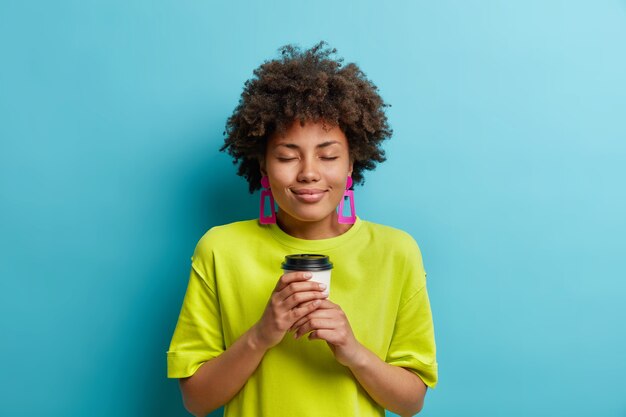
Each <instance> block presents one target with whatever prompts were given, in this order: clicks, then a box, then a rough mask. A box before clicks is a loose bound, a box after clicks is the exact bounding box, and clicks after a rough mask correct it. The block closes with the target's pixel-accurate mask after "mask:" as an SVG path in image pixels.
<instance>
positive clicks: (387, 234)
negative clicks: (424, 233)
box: [363, 221, 421, 259]
mask: <svg viewBox="0 0 626 417" xmlns="http://www.w3.org/2000/svg"><path fill="white" fill-rule="evenodd" d="M363 228H364V229H365V232H366V233H367V236H368V238H369V240H370V241H371V243H372V244H373V245H375V246H377V247H383V248H385V249H386V251H389V250H392V251H394V252H399V253H402V254H404V255H406V256H418V257H419V258H420V259H421V252H420V249H419V246H418V244H417V242H416V241H415V239H414V238H413V236H411V235H410V234H409V233H407V232H405V231H404V230H401V229H397V228H395V227H391V226H386V225H383V224H379V223H373V222H369V221H363Z"/></svg>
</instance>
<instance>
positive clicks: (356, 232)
mask: <svg viewBox="0 0 626 417" xmlns="http://www.w3.org/2000/svg"><path fill="white" fill-rule="evenodd" d="M295 253H320V254H324V255H328V256H329V257H330V260H331V262H333V264H334V269H333V270H332V277H331V284H330V297H329V299H330V300H331V301H333V302H334V303H336V304H338V305H339V306H340V307H341V308H342V310H343V311H344V312H345V314H346V316H347V317H348V321H349V322H350V326H351V327H352V330H353V333H354V335H355V337H356V339H357V340H358V341H359V342H360V343H361V344H363V345H364V346H365V347H367V348H368V349H369V350H371V351H372V352H374V353H375V354H376V355H377V356H378V357H379V358H381V359H382V360H384V361H386V362H387V363H389V364H392V365H396V366H402V367H405V368H407V369H409V370H411V371H413V372H415V373H417V375H418V376H419V377H420V378H421V379H422V380H423V381H424V382H425V383H426V385H428V386H429V387H434V386H435V385H436V383H437V362H436V357H435V339H434V331H433V323H432V317H431V311H430V304H429V300H428V294H427V291H426V273H425V272H424V268H423V265H422V257H421V254H420V251H419V248H418V246H417V244H416V243H415V241H414V240H413V238H412V237H411V236H410V235H408V234H407V233H405V232H402V231H400V230H397V229H394V228H391V227H387V226H382V225H378V224H375V223H370V222H367V221H363V220H361V219H357V221H356V223H355V224H354V225H353V226H352V227H351V228H350V229H349V230H348V231H347V232H346V233H344V234H342V235H340V236H337V237H334V238H330V239H321V240H304V239H298V238H295V237H293V236H290V235H288V234H286V233H285V232H283V231H282V230H281V229H280V228H279V227H278V226H276V225H260V224H259V223H258V221H257V220H249V221H242V222H237V223H232V224H228V225H225V226H218V227H214V228H212V229H210V230H209V231H208V232H207V233H205V234H204V236H203V237H202V238H201V239H200V241H199V242H198V244H197V246H196V248H195V251H194V254H193V256H192V257H191V261H192V263H191V266H192V268H191V274H190V279H189V284H188V287H187V293H186V294H185V299H184V301H183V306H182V309H181V312H180V316H179V319H178V323H177V325H176V329H175V331H174V335H173V338H172V341H171V344H170V348H169V351H168V352H167V366H168V377H169V378H183V377H188V376H191V375H193V374H194V373H195V372H196V370H197V369H198V368H199V367H200V366H201V365H202V364H203V363H204V362H206V361H208V360H210V359H211V358H214V357H216V356H218V355H219V354H220V353H222V352H223V351H224V350H225V349H226V348H228V347H229V346H230V345H232V344H233V342H234V341H235V340H237V338H238V337H240V336H241V335H242V334H243V333H244V332H246V331H247V330H248V329H249V328H250V327H252V325H254V324H255V323H256V322H257V321H258V320H259V319H260V318H261V315H262V314H263V311H264V309H265V307H266V305H267V302H268V300H269V297H270V295H271V293H272V291H273V289H274V287H275V285H276V282H277V281H278V279H279V278H280V276H281V275H282V270H281V262H282V261H283V260H284V257H285V255H289V254H295ZM384 414H385V413H384V410H383V408H382V407H381V406H380V405H378V404H377V403H376V402H375V401H374V400H373V399H372V398H371V397H370V396H369V395H368V394H367V392H366V391H365V390H364V389H363V388H362V387H361V386H360V384H359V383H358V381H357V380H356V378H355V377H354V376H353V375H352V373H351V371H350V369H349V368H347V367H345V366H343V365H341V364H339V363H338V362H337V361H336V360H335V358H334V356H333V354H332V351H331V350H330V348H329V347H328V345H327V343H326V342H325V341H323V340H308V339H307V338H306V337H303V338H300V339H298V340H295V339H293V337H291V334H287V335H286V337H284V338H283V340H282V341H281V342H280V343H279V344H278V345H276V346H274V347H273V348H271V349H270V350H269V351H268V352H267V353H266V354H265V356H264V357H263V360H262V361H261V363H260V364H259V366H258V368H257V369H256V370H255V372H254V373H253V374H252V375H251V376H250V378H249V379H248V381H247V382H246V384H245V385H244V386H243V388H242V389H241V390H240V391H239V392H238V393H237V395H236V396H235V397H234V398H233V399H232V400H231V401H230V402H229V403H228V404H227V405H226V406H225V414H224V415H225V416H226V417H234V416H237V417H239V416H245V417H255V416H271V417H282V416H285V417H294V416H297V417H307V416H311V417H337V416H361V417H369V416H384Z"/></svg>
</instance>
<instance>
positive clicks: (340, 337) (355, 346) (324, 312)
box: [292, 300, 363, 367]
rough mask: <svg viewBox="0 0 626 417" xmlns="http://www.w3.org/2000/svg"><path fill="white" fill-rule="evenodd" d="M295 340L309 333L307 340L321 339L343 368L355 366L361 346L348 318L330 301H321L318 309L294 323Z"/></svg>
mask: <svg viewBox="0 0 626 417" xmlns="http://www.w3.org/2000/svg"><path fill="white" fill-rule="evenodd" d="M292 330H295V332H296V333H295V335H294V337H295V338H296V339H297V338H299V337H301V336H303V335H305V334H307V333H309V332H312V333H311V334H310V335H309V340H313V339H321V340H325V341H326V343H328V346H329V347H330V349H331V350H332V352H333V354H334V355H335V358H336V359H337V362H339V363H340V364H342V365H344V366H348V367H350V366H352V365H355V364H356V363H357V362H358V360H359V357H360V353H361V349H362V348H363V345H361V344H360V343H359V341H358V340H356V338H355V337H354V333H353V332H352V327H350V323H349V322H348V317H347V316H346V314H345V313H344V312H343V310H342V309H341V307H339V306H338V305H337V304H335V303H333V302H332V301H330V300H323V301H321V303H320V306H319V308H317V309H316V310H315V311H313V312H311V313H308V314H307V315H306V316H304V317H302V318H301V319H299V320H298V321H296V322H295V323H294V325H293V326H292Z"/></svg>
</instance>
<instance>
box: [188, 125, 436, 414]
mask: <svg viewBox="0 0 626 417" xmlns="http://www.w3.org/2000/svg"><path fill="white" fill-rule="evenodd" d="M327 143H332V145H325V144H327ZM285 145H288V146H285ZM320 145H325V146H320ZM283 147H284V148H285V149H282V148H283ZM331 147H332V149H330V148H331ZM261 165H262V166H263V167H264V172H263V173H264V174H266V175H268V177H269V180H270V183H271V184H272V189H273V190H276V199H277V201H278V202H279V205H280V206H281V210H280V212H279V222H282V223H284V224H288V230H289V233H290V234H292V235H293V236H322V237H333V236H338V235H340V234H341V233H343V232H345V229H342V227H345V225H342V227H338V225H339V223H338V222H337V214H336V212H335V207H336V206H337V205H338V203H339V199H340V198H342V194H343V193H342V192H341V190H339V191H337V190H336V187H340V186H341V185H342V184H345V182H346V178H347V176H348V174H349V173H350V172H351V169H352V164H351V163H350V152H349V146H348V141H347V138H346V137H345V135H344V134H343V132H342V131H341V130H340V129H338V128H336V129H335V130H333V129H330V130H326V129H323V128H322V127H321V126H320V125H319V124H315V123H309V124H305V126H303V127H302V126H300V125H299V124H296V125H293V126H292V128H291V129H290V130H289V131H288V132H287V134H286V135H276V136H274V137H273V138H272V139H271V140H270V141H269V142H268V147H267V151H266V155H265V159H264V161H263V162H262V164H261ZM275 187H276V188H275ZM344 187H345V185H344ZM279 188H280V189H279ZM302 189H306V190H309V192H308V193H307V194H308V196H305V197H302V196H299V195H298V194H297V192H298V191H299V190H302ZM318 191H319V193H320V195H319V196H315V193H316V192H318ZM281 200H283V201H282V205H281ZM303 238H306V237H303ZM310 278H311V275H310V273H306V272H290V273H285V274H284V275H282V276H281V277H280V279H279V280H278V282H277V284H276V286H275V288H274V290H273V292H272V294H271V295H270V296H269V300H268V303H267V305H266V308H265V310H264V312H263V314H262V316H261V318H260V319H259V321H258V322H257V323H255V324H254V325H253V326H252V327H251V328H250V329H249V330H248V331H247V332H245V333H244V334H243V335H242V336H241V337H240V338H239V339H238V340H236V341H235V343H233V344H232V345H231V346H229V347H228V349H226V351H224V352H223V353H222V354H221V355H220V356H218V357H216V358H214V359H212V360H210V361H208V362H205V363H204V364H203V365H202V366H201V367H200V369H198V371H196V373H195V374H194V375H193V376H192V377H189V378H185V379H181V382H180V386H181V390H182V392H183V399H184V402H185V406H186V407H187V409H188V410H189V411H190V412H192V413H193V414H194V415H197V416H200V415H206V414H207V413H209V412H210V411H212V410H214V409H216V408H219V407H220V406H222V405H224V404H226V403H227V402H228V401H230V399H232V398H233V397H234V396H235V395H236V394H237V392H238V391H239V390H240V389H241V387H243V385H244V384H245V383H246V381H247V380H248V378H250V376H251V375H252V373H253V372H254V370H255V369H256V368H257V366H258V365H259V363H260V362H261V360H262V359H263V356H264V355H265V353H266V352H267V351H268V350H270V349H271V348H272V347H274V346H276V345H277V344H278V343H280V341H281V340H282V339H283V338H284V337H285V335H286V334H287V333H288V332H293V333H294V337H302V336H304V335H307V334H308V335H309V336H308V338H309V339H310V340H314V339H320V340H324V341H326V343H327V344H328V346H329V347H330V349H331V350H332V352H333V354H334V355H335V359H336V360H337V362H339V363H340V364H342V365H343V366H346V367H348V368H349V369H350V370H351V372H352V374H353V375H354V377H355V378H356V380H357V381H358V382H359V383H360V384H361V386H362V387H363V388H364V389H365V390H366V391H367V393H368V394H369V395H370V396H371V397H372V398H373V399H374V401H376V402H377V403H379V404H380V405H381V406H382V407H384V408H386V409H388V410H390V411H392V412H394V413H396V414H399V415H401V416H411V415H414V414H416V413H418V412H419V411H420V410H421V408H422V406H423V402H424V396H425V394H426V385H425V384H424V383H423V382H422V380H421V379H420V378H419V377H418V376H417V375H416V374H414V373H413V372H411V371H409V370H407V369H404V368H401V367H398V366H393V365H390V364H388V363H386V362H384V361H383V360H381V359H380V358H379V357H378V356H376V355H375V354H374V353H373V352H371V351H370V350H369V349H367V348H366V347H365V346H364V345H362V344H361V343H360V342H359V341H358V340H357V339H356V337H355V335H354V333H353V331H352V328H351V326H350V321H349V318H348V317H347V316H346V314H345V312H344V311H343V310H342V309H341V306H339V305H337V304H335V303H333V302H331V301H330V300H328V299H327V298H326V297H327V296H326V294H325V292H324V290H325V288H324V287H321V286H320V284H318V283H315V282H311V281H309V279H310Z"/></svg>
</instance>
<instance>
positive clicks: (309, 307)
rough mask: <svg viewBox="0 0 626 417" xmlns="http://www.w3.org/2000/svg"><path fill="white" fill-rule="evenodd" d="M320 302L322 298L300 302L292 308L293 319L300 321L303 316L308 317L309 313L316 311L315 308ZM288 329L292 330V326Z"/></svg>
mask: <svg viewBox="0 0 626 417" xmlns="http://www.w3.org/2000/svg"><path fill="white" fill-rule="evenodd" d="M320 302H321V301H320V300H313V301H309V302H307V303H303V304H300V305H299V306H298V307H296V308H294V309H292V310H291V319H292V320H293V321H298V320H300V319H301V318H302V317H306V315H307V314H309V313H311V312H312V311H315V309H316V308H317V307H319V305H320ZM292 328H293V326H292ZM288 331H291V328H290V329H289V330H288Z"/></svg>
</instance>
